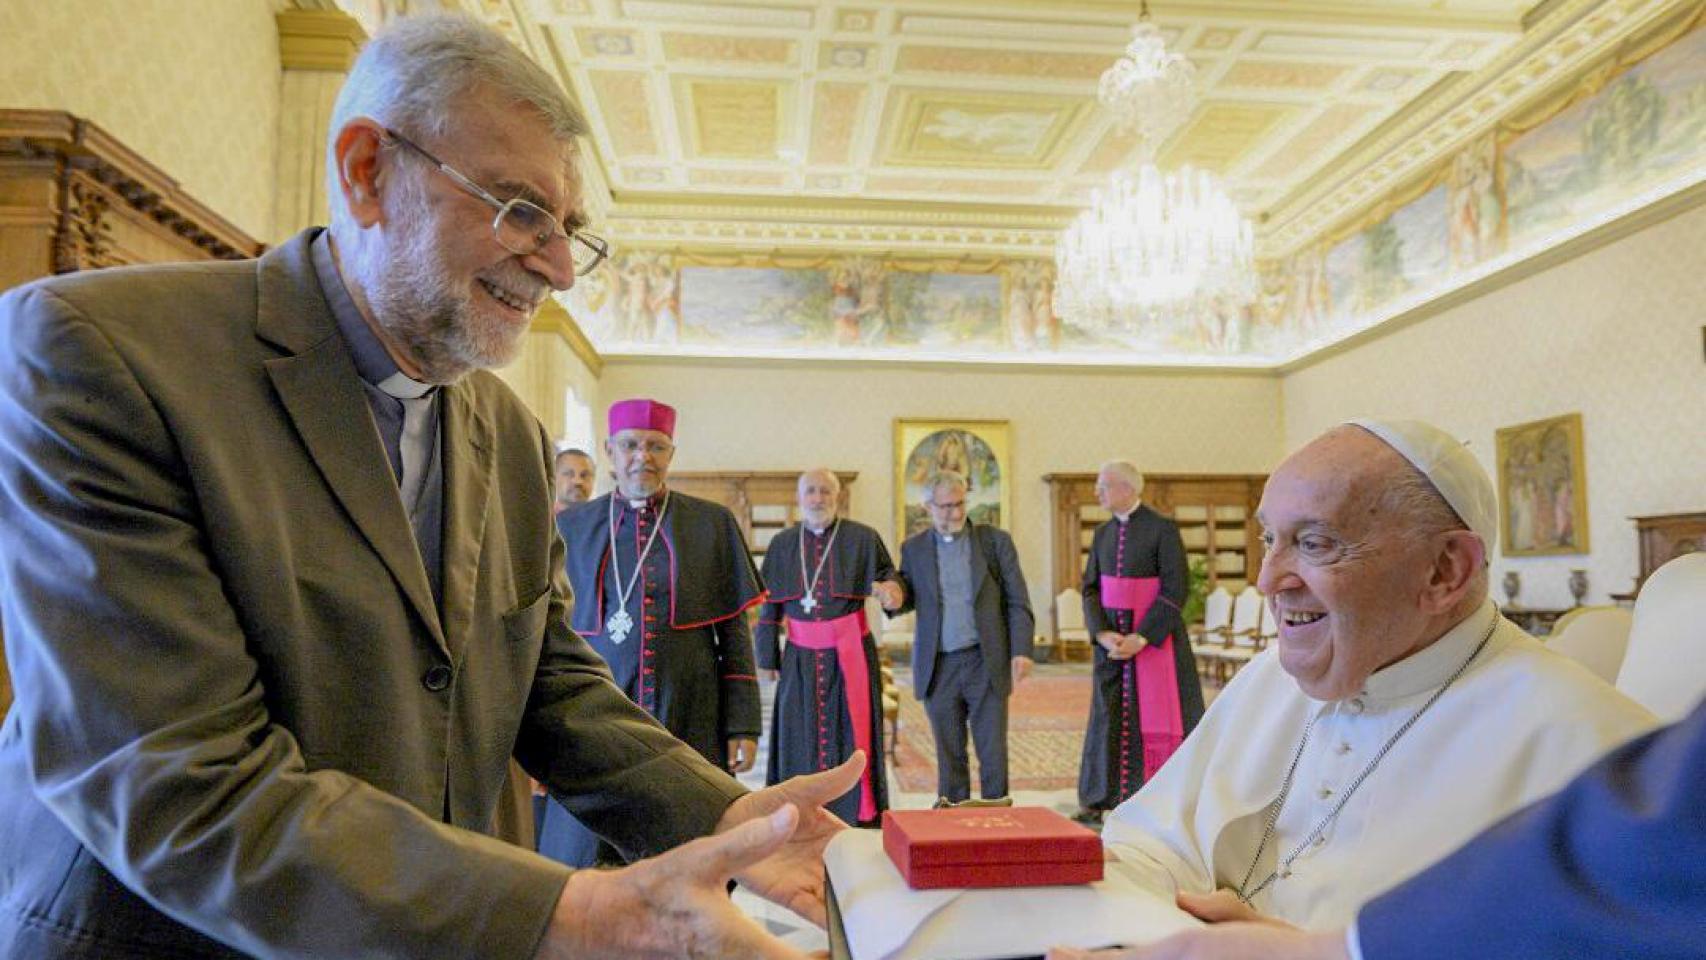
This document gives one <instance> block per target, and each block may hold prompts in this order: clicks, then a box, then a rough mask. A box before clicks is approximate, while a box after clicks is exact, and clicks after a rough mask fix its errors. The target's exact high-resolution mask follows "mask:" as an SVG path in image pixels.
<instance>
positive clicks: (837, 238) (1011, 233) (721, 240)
mask: <svg viewBox="0 0 1706 960" xmlns="http://www.w3.org/2000/svg"><path fill="white" fill-rule="evenodd" d="M606 224H607V225H608V227H609V228H610V233H611V235H612V237H613V238H614V240H615V242H616V243H617V244H618V245H619V246H622V247H630V248H631V247H667V248H677V247H682V246H693V247H696V248H697V247H739V248H743V249H755V248H756V249H772V248H776V249H789V250H799V249H816V248H820V247H821V248H830V249H835V250H845V251H848V252H850V253H853V252H866V251H878V252H895V251H907V252H912V253H935V254H956V255H963V254H968V253H970V254H991V255H993V254H1000V255H1005V256H1018V257H1052V256H1054V241H1055V238H1056V236H1058V230H1018V229H1008V228H1000V227H981V226H952V225H940V226H937V225H908V224H867V223H847V222H828V223H802V222H799V221H794V220H742V221H730V220H699V219H652V218H639V217H623V216H619V215H618V216H613V217H611V218H610V219H609V220H607V221H606Z"/></svg>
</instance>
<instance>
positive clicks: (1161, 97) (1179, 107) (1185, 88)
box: [1097, 0, 1197, 157]
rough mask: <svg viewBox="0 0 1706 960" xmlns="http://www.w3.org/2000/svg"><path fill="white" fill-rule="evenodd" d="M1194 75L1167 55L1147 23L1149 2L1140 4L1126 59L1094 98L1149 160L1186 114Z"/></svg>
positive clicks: (1176, 57)
mask: <svg viewBox="0 0 1706 960" xmlns="http://www.w3.org/2000/svg"><path fill="white" fill-rule="evenodd" d="M1196 75H1197V68H1196V67H1195V66H1193V65H1192V64H1191V61H1190V60H1188V59H1186V58H1185V57H1184V55H1182V54H1178V53H1170V52H1168V50H1167V42H1166V41H1165V40H1163V39H1162V38H1161V31H1160V30H1158V29H1156V27H1155V24H1153V23H1151V22H1150V20H1149V2H1148V0H1144V2H1143V5H1142V8H1141V10H1140V11H1139V13H1138V18H1137V23H1136V24H1135V25H1134V26H1133V27H1132V28H1131V43H1129V44H1127V45H1126V48H1125V56H1124V57H1123V58H1121V59H1120V61H1119V62H1118V63H1115V64H1114V65H1113V66H1111V67H1109V68H1108V69H1107V71H1106V72H1105V73H1103V74H1102V85H1101V87H1100V88H1099V90H1098V92H1097V98H1098V99H1099V100H1101V102H1102V106H1103V107H1104V108H1106V109H1107V110H1108V112H1110V113H1112V114H1113V115H1114V117H1115V119H1116V120H1117V121H1118V122H1119V126H1120V129H1121V130H1125V131H1129V132H1135V133H1136V134H1137V135H1138V138H1139V139H1140V140H1141V141H1142V148H1143V151H1144V156H1145V157H1149V156H1153V155H1154V152H1155V151H1156V150H1157V149H1159V148H1160V146H1161V142H1162V141H1163V140H1166V139H1167V136H1168V135H1169V134H1171V133H1172V132H1173V131H1174V130H1176V129H1178V127H1179V125H1180V124H1182V123H1184V122H1185V119H1186V118H1187V117H1189V116H1190V115H1191V109H1192V108H1193V107H1194V106H1195V105H1196Z"/></svg>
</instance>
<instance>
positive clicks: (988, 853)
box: [883, 807, 1102, 890]
mask: <svg viewBox="0 0 1706 960" xmlns="http://www.w3.org/2000/svg"><path fill="white" fill-rule="evenodd" d="M883 849H884V850H885V851H887V853H888V855H889V859H890V860H893V861H894V865H895V867H896V868H898V869H899V870H900V875H901V876H902V877H905V878H906V884H907V886H909V887H911V888H912V889H914V890H930V889H934V888H937V887H1042V886H1052V885H1055V884H1066V883H1091V882H1094V881H1096V880H1100V879H1102V838H1101V837H1099V836H1097V835H1096V834H1095V832H1093V831H1091V830H1087V829H1085V828H1084V827H1081V826H1079V825H1078V824H1076V823H1073V822H1072V821H1071V820H1068V819H1066V818H1065V817H1063V816H1061V815H1060V814H1058V813H1055V812H1054V811H1053V810H1050V809H1048V808H1046V807H962V808H957V809H956V808H952V807H950V808H948V809H944V810H888V811H885V812H884V813H883Z"/></svg>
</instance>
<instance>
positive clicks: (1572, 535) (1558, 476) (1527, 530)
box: [1494, 413, 1588, 557]
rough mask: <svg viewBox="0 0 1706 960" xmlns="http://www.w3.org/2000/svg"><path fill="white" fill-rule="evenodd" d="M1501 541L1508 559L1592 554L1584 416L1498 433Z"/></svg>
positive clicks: (1567, 416)
mask: <svg viewBox="0 0 1706 960" xmlns="http://www.w3.org/2000/svg"><path fill="white" fill-rule="evenodd" d="M1494 436H1495V439H1496V441H1497V444H1496V446H1497V455H1498V466H1499V537H1500V540H1501V542H1502V545H1503V548H1504V550H1503V552H1504V555H1505V556H1507V557H1540V556H1551V555H1555V554H1570V553H1587V552H1588V484H1587V464H1586V462H1585V461H1584V459H1583V456H1582V415H1581V414H1579V413H1567V414H1564V415H1563V416H1561V417H1550V418H1548V419H1545V420H1535V421H1533V422H1530V423H1519V424H1517V425H1516V426H1512V427H1504V428H1502V429H1500V430H1497V431H1495V432H1494Z"/></svg>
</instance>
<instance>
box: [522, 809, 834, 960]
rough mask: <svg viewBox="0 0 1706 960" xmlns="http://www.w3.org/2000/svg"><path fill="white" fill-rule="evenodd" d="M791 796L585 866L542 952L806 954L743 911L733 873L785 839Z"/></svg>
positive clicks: (548, 956)
mask: <svg viewBox="0 0 1706 960" xmlns="http://www.w3.org/2000/svg"><path fill="white" fill-rule="evenodd" d="M798 822H799V813H798V811H797V810H796V809H795V808H794V807H792V806H788V805H784V806H781V807H779V808H778V809H776V810H775V811H773V812H772V813H771V815H770V816H767V817H762V816H761V817H757V818H754V819H749V820H747V821H745V822H744V823H741V824H740V825H739V826H736V827H734V828H733V829H731V830H728V831H725V832H721V833H718V834H716V835H715V836H710V837H701V838H700V839H698V840H694V841H693V842H691V843H687V844H683V845H682V846H679V847H676V848H675V849H674V850H671V851H669V852H667V853H664V854H661V855H659V856H656V857H652V858H650V859H648V860H641V861H639V862H637V863H634V864H631V865H629V866H626V867H623V868H621V869H619V870H576V871H575V872H574V873H572V874H570V875H569V882H568V884H567V885H565V886H564V887H563V893H562V895H561V896H560V897H559V898H558V899H557V908H556V910H555V911H554V912H553V913H552V915H551V922H550V924H549V925H548V926H547V927H546V929H545V937H544V939H543V940H542V941H541V942H540V944H539V950H538V952H537V953H536V954H535V957H536V960H569V958H580V957H633V958H658V960H664V958H670V960H674V958H677V957H705V958H725V957H726V958H730V960H734V958H743V957H759V958H764V960H807V956H806V954H804V953H801V952H800V951H798V950H796V949H794V948H793V947H790V946H788V945H787V944H785V943H783V942H782V941H781V940H778V939H777V938H775V937H774V936H771V935H770V934H769V933H767V932H765V930H764V929H763V928H762V927H760V926H759V925H758V924H757V923H755V922H753V920H752V918H751V917H748V916H747V915H746V914H744V913H742V912H741V910H740V908H739V907H736V906H735V905H734V903H733V901H731V900H730V899H729V895H728V881H729V878H730V877H731V876H733V875H734V874H735V873H737V872H739V871H741V870H744V869H748V868H750V867H751V866H752V865H753V864H755V863H757V862H759V861H762V860H763V859H765V858H766V857H770V856H774V855H775V854H776V853H777V852H778V851H779V850H781V849H782V848H783V847H785V846H786V845H787V844H788V843H789V842H790V841H789V838H790V837H791V836H792V835H793V834H794V832H795V829H796V827H797V825H798Z"/></svg>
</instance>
